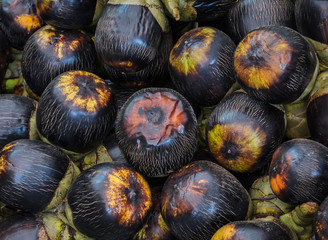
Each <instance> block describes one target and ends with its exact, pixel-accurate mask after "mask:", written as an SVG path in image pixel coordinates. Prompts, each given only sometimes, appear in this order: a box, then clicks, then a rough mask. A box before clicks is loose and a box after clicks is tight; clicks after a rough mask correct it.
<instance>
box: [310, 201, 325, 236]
mask: <svg viewBox="0 0 328 240" xmlns="http://www.w3.org/2000/svg"><path fill="white" fill-rule="evenodd" d="M313 230H314V234H315V239H316V240H326V239H328V197H326V198H325V200H324V201H323V202H322V203H321V204H320V206H319V209H318V211H317V213H316V215H315V218H314V229H313Z"/></svg>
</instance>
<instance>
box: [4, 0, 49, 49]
mask: <svg viewBox="0 0 328 240" xmlns="http://www.w3.org/2000/svg"><path fill="white" fill-rule="evenodd" d="M43 25H44V22H43V21H42V19H41V18H40V16H39V15H38V14H37V11H36V6H35V1H34V0H2V1H1V2H0V29H1V30H2V31H3V32H4V33H5V35H6V36H7V38H8V40H9V42H10V45H11V46H12V47H13V48H16V49H18V50H23V48H24V45H25V43H26V41H27V39H28V38H29V37H30V36H31V35H32V34H33V33H34V32H35V31H36V30H38V29H39V28H40V27H42V26H43Z"/></svg>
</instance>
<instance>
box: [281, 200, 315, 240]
mask: <svg viewBox="0 0 328 240" xmlns="http://www.w3.org/2000/svg"><path fill="white" fill-rule="evenodd" d="M318 208H319V205H318V204H317V203H315V202H306V203H303V204H301V205H298V206H296V207H295V209H293V210H292V211H291V212H289V213H286V214H284V215H281V216H280V217H279V218H280V220H281V221H282V222H283V223H284V224H285V225H286V226H288V227H289V228H290V229H291V230H292V231H293V232H295V233H296V235H297V236H298V239H299V240H306V239H309V237H311V236H312V234H313V221H314V217H315V214H316V212H317V211H318Z"/></svg>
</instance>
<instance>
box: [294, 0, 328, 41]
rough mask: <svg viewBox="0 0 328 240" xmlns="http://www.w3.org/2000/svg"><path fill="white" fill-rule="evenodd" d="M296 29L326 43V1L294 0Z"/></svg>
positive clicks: (327, 33) (327, 38)
mask: <svg viewBox="0 0 328 240" xmlns="http://www.w3.org/2000/svg"><path fill="white" fill-rule="evenodd" d="M295 19H296V26H297V30H298V31H299V32H300V33H301V34H303V35H304V36H307V37H309V38H311V39H313V40H316V41H318V42H321V43H325V44H328V30H327V19H328V4H327V1H318V0H298V1H296V2H295Z"/></svg>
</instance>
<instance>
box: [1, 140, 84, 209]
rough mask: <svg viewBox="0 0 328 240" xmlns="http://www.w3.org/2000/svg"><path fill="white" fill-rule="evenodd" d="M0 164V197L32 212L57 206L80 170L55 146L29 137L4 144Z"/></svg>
mask: <svg viewBox="0 0 328 240" xmlns="http://www.w3.org/2000/svg"><path fill="white" fill-rule="evenodd" d="M0 166H1V168H0V192H1V195H0V201H1V202H3V203H5V204H6V205H7V206H9V207H12V208H15V209H19V210H22V211H26V212H32V213H38V212H42V211H48V210H51V209H54V208H55V207H57V206H58V205H59V204H60V203H61V202H62V201H63V200H64V198H65V196H66V193H67V192H68V189H69V188H70V186H71V184H72V182H73V180H74V179H75V178H76V176H77V175H78V174H79V173H80V171H79V169H78V168H77V167H76V166H75V164H74V163H73V162H72V161H71V160H70V159H69V158H68V156H67V155H66V154H65V153H63V152H62V151H61V150H60V149H59V148H57V147H55V146H52V145H50V144H47V143H45V142H42V141H39V140H31V139H18V140H14V141H12V142H10V143H8V144H6V145H5V146H4V147H3V148H2V150H1V151H0Z"/></svg>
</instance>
